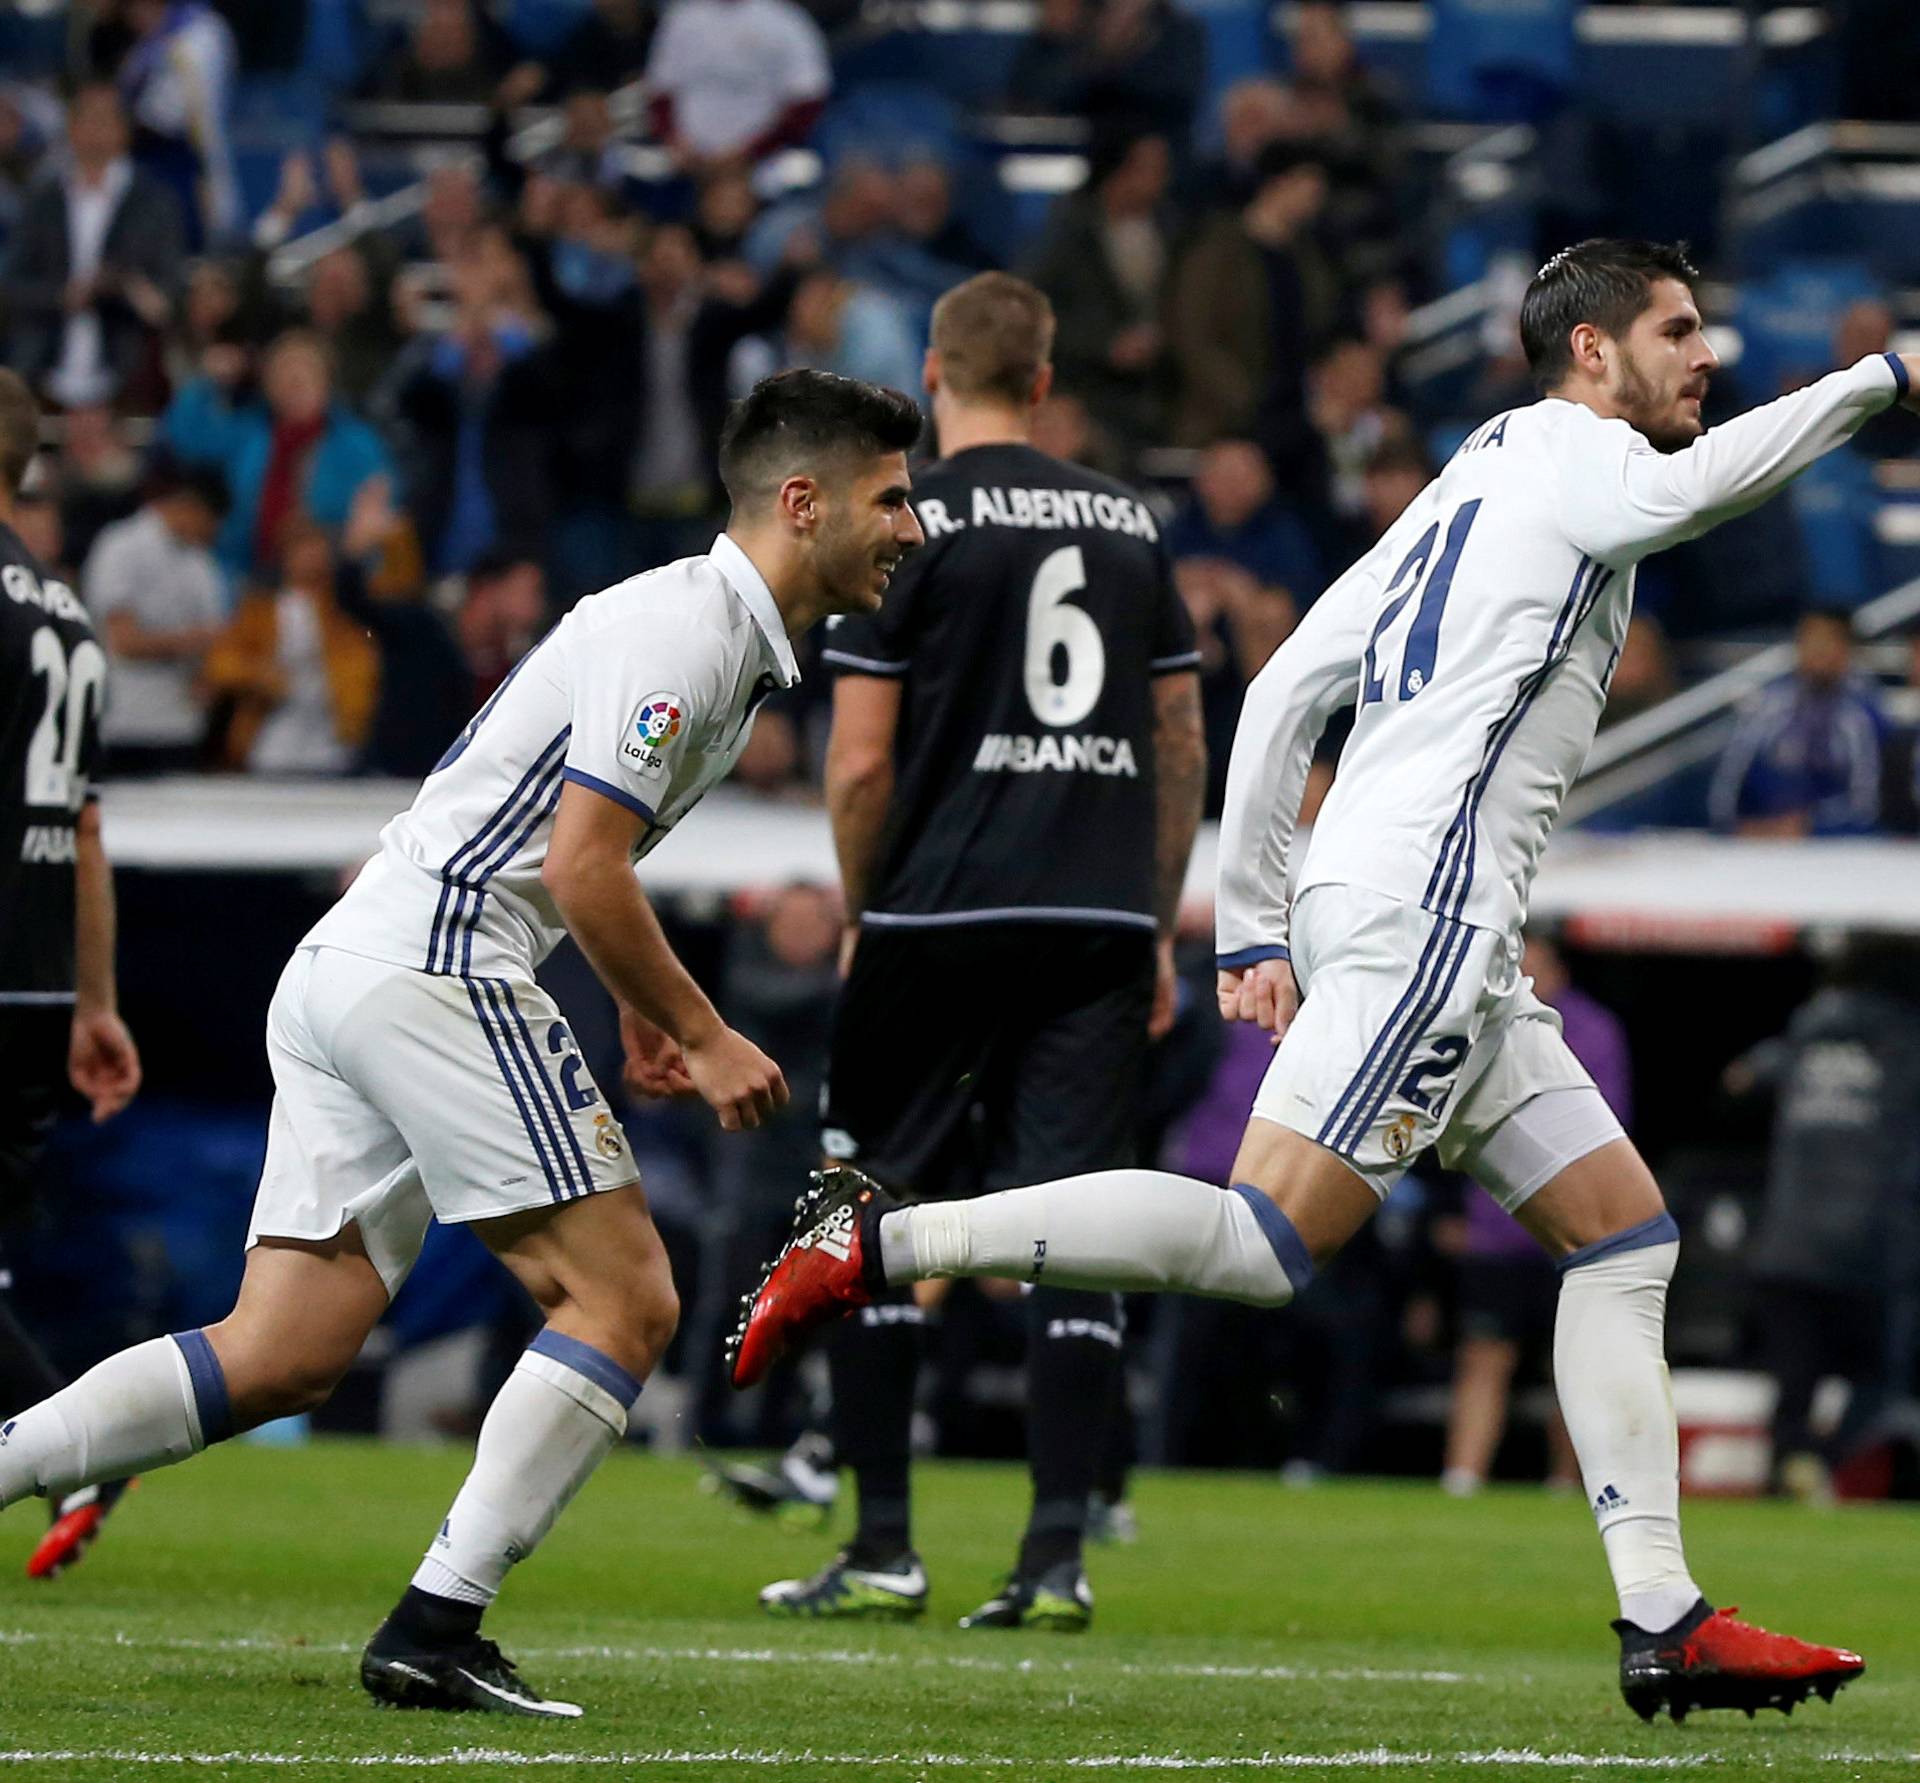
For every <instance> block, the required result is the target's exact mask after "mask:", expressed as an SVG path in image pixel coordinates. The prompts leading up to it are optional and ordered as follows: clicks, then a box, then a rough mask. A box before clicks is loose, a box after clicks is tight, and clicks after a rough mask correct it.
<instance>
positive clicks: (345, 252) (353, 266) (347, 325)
mask: <svg viewBox="0 0 1920 1783" xmlns="http://www.w3.org/2000/svg"><path fill="white" fill-rule="evenodd" d="M305 296H306V316H305V318H304V320H305V322H306V325H307V326H308V327H309V328H310V329H312V331H313V332H314V334H315V335H316V336H317V337H318V338H319V340H320V342H321V344H322V345H323V346H324V347H325V348H326V351H327V357H328V359H329V360H330V361H331V363H332V365H333V375H334V382H335V384H336V385H337V386H338V388H339V391H340V395H341V397H342V398H343V399H344V400H345V401H346V402H347V403H349V404H350V405H353V406H355V407H359V406H362V405H364V404H365V403H366V402H367V401H368V399H369V398H370V397H371V396H372V395H373V393H374V391H375V390H376V389H378V387H379V386H380V383H381V381H382V380H383V379H384V378H385V377H386V375H387V374H388V373H389V372H390V371H391V370H392V369H393V362H394V358H395V356H396V355H397V354H398V352H399V351H400V347H401V337H400V331H399V329H398V328H397V327H395V326H394V320H393V310H392V306H391V305H390V304H389V302H388V301H387V292H386V290H385V288H384V283H383V281H382V280H381V279H380V278H379V276H378V275H377V274H376V273H375V272H374V270H373V268H372V267H371V266H370V265H369V263H368V250H367V249H364V248H362V247H361V245H360V244H359V243H358V242H352V243H349V244H347V245H346V246H344V247H338V248H335V249H334V250H333V251H332V252H331V253H330V254H322V255H321V256H320V258H319V259H318V260H316V261H315V262H314V263H313V270H312V271H311V272H309V273H308V274H307V284H306V292H305Z"/></svg>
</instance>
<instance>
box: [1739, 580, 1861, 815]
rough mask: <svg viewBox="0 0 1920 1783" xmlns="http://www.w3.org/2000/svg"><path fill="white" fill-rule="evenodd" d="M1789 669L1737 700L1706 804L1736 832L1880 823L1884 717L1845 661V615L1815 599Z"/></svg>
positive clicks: (1849, 644) (1849, 655)
mask: <svg viewBox="0 0 1920 1783" xmlns="http://www.w3.org/2000/svg"><path fill="white" fill-rule="evenodd" d="M1793 649H1794V667H1793V672H1792V673H1791V674H1789V675H1787V676H1785V677H1784V678H1783V679H1781V680H1779V681H1777V682H1775V683H1774V684H1773V685H1772V686H1771V687H1767V688H1763V689H1762V690H1761V691H1760V692H1759V693H1757V694H1755V695H1754V696H1753V697H1752V699H1750V700H1749V701H1748V702H1747V704H1746V705H1745V706H1744V707H1743V708H1742V711H1741V717H1740V723H1739V727H1738V728H1737V729H1736V730H1735V731H1734V734H1733V737H1732V740H1731V741H1730V742H1729V743H1728V744H1727V747H1726V749H1725V751H1724V752H1723V753H1722V755H1721V757H1720V763H1719V766H1718V767H1717V768H1716V769H1715V770H1714V776H1713V786H1712V790H1711V792H1710V794H1709V799H1708V809H1709V812H1710V815H1711V817H1712V819H1713V823H1714V826H1715V827H1716V828H1717V829H1723V830H1733V831H1735V832H1737V833H1738V834H1740V835H1743V836H1859V835H1867V834H1870V833H1871V832H1872V831H1874V830H1875V829H1877V828H1878V827H1879V823H1880V762H1881V751H1882V748H1883V747H1884V744H1885V740H1886V734H1887V721H1886V717H1885V715H1884V713H1883V712H1882V711H1881V708H1880V697H1879V694H1878V693H1877V692H1876V690H1875V688H1874V685H1873V683H1872V682H1871V681H1870V680H1868V679H1867V678H1866V677H1865V676H1863V675H1860V674H1858V673H1856V672H1855V670H1854V666H1853V621H1852V618H1851V617H1850V616H1849V615H1848V614H1846V613H1836V612H1831V611H1826V610H1822V609H1819V608H1815V609H1813V610H1812V611H1809V612H1807V613H1805V614H1803V615H1802V616H1801V619H1800V623H1799V625H1798V627H1797V628H1796V629H1795V631H1794V635H1793Z"/></svg>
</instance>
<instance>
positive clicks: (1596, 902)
mask: <svg viewBox="0 0 1920 1783" xmlns="http://www.w3.org/2000/svg"><path fill="white" fill-rule="evenodd" d="M413 790H414V789H413V787H412V785H411V784H409V783H407V782H404V781H398V780H346V781H322V782H300V783H290V782H284V781H283V782H275V781H270V780H248V779H239V778H236V779H221V778H183V779H174V780H158V781H149V782H144V783H138V784H133V785H120V786H109V787H107V788H106V789H105V791H104V793H103V800H102V803H103V813H104V819H105V826H106V838H107V848H108V851H109V853H110V854H111V855H112V857H113V859H114V860H115V861H116V862H118V863H119V864H120V865H122V866H126V867H146V868H156V869H162V870H173V871H183V872H184V871H218V872H306V873H338V872H341V871H344V870H347V869H351V868H353V867H356V866H358V865H359V864H360V863H361V862H362V861H364V860H365V859H366V858H367V857H368V856H369V855H370V854H372V853H373V851H374V849H375V848H376V847H377V846H378V841H379V834H380V828H381V825H382V824H384V823H385V822H386V821H387V819H388V818H389V817H391V816H392V815H393V814H394V813H395V812H396V811H399V810H401V809H402V808H403V807H404V806H405V805H406V804H407V802H408V801H409V800H410V799H411V798H412V796H413ZM1216 842H1217V835H1216V832H1215V830H1214V827H1213V826H1212V825H1211V824H1209V825H1207V826H1205V827H1204V828H1203V830H1202V832H1201V835H1200V839H1199V842H1198V844H1197V845H1196V847H1195V849H1194V859H1193V867H1192V870H1191V872H1190V873H1189V874H1188V878H1187V895H1188V897H1189V899H1190V900H1191V901H1192V903H1193V904H1194V905H1196V906H1197V907H1198V908H1199V910H1200V911H1204V909H1205V908H1206V907H1207V906H1208V905H1210V903H1211V900H1212V895H1213V863H1214V849H1215V845H1216ZM835 876H836V875H835V869H834V860H833V844H832V839H831V837H830V835H829V834H828V830H827V818H826V813H825V812H824V811H822V810H820V809H819V808H818V807H816V806H806V805H792V804H785V803H781V802H778V801H769V800H764V799H759V798H756V797H754V796H753V795H752V794H749V793H744V792H738V791H733V790H730V789H727V788H722V789H721V790H720V791H719V792H716V793H715V794H713V795H712V796H711V797H710V798H709V799H708V800H707V801H706V803H705V804H703V805H702V806H701V807H700V809H699V811H698V812H696V813H695V815H694V817H693V819H692V821H691V822H689V823H687V824H685V825H684V826H682V830H681V832H679V833H676V834H674V835H672V836H669V837H668V838H667V839H666V841H664V842H663V843H661V845H660V846H659V848H658V849H657V850H656V851H655V852H654V853H653V854H652V855H650V856H649V857H648V858H647V861H646V863H645V866H644V867H643V869H642V878H643V880H644V882H645V883H646V885H647V887H648V889H649V890H651V891H654V892H657V893H661V894H669V893H706V894H725V893H729V892H736V891H746V890H752V889H756V888H764V887H768V886H774V885H779V884H782V883H784V882H785V881H787V880H792V879H808V880H827V881H830V880H832V879H833V878H834V877H835ZM1533 908H1534V913H1535V914H1536V915H1537V916H1541V917H1547V918H1551V919H1553V920H1555V921H1560V922H1565V923H1567V924H1569V925H1570V928H1571V930H1572V933H1573V936H1574V938H1575V939H1576V940H1579V941H1581V942H1583V943H1585V944H1588V945H1593V946H1611V947H1622V948H1634V949H1659V948H1670V949H1676V948H1684V949H1686V950H1689V951H1706V952H1711V951H1722V950H1724V951H1731V952H1743V953H1748V952H1776V951H1779V950H1781V949H1783V948H1786V947H1789V946H1792V945H1793V944H1794V942H1795V939H1796V937H1797V935H1798V933H1799V931H1801V930H1802V929H1805V928H1809V927H1816V928H1817V927H1833V928H1876V929H1886V930H1895V931H1901V932H1905V933H1914V934H1920V842H1915V841H1905V840H1891V839H1889V840H1871V841H1866V840H1863V841H1845V842H1744V841H1735V840H1730V839H1728V838H1725V837H1719V836H1706V835H1698V834H1695V833H1692V832H1685V831H1657V832H1655V831H1648V832H1641V833H1639V834H1636V835H1632V836H1622V837H1609V836H1588V835H1583V834H1581V833H1578V832H1568V833H1566V834H1563V835H1561V836H1559V837H1557V838H1556V839H1555V840H1554V842H1553V844H1552V846H1551V847H1550V848H1549V849H1548V851H1547V858H1546V862H1545V865H1544V866H1543V868H1542V870H1541V873H1540V878H1539V882H1538V884H1537V885H1536V886H1535V888H1534V898H1533Z"/></svg>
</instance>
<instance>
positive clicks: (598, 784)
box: [561, 768, 653, 825]
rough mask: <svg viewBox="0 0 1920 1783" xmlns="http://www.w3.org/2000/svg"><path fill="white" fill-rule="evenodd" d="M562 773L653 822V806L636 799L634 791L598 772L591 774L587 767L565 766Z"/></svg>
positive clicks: (565, 776) (578, 784)
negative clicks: (604, 777) (625, 788)
mask: <svg viewBox="0 0 1920 1783" xmlns="http://www.w3.org/2000/svg"><path fill="white" fill-rule="evenodd" d="M561 773H562V776H563V778H565V779H568V780H571V781H573V782H574V784H575V785H577V786H585V787H588V788H590V789H591V790H592V791H594V792H597V793H599V794H600V796H601V797H602V798H607V799H611V800H613V802H614V803H615V804H616V805H624V806H626V808H627V809H628V810H629V811H631V812H632V813H633V814H634V816H636V817H637V818H639V819H640V820H641V822H643V823H646V824H649V825H651V824H652V822H653V807H652V806H651V805H649V804H647V803H646V802H645V801H644V800H641V799H636V798H635V797H634V796H633V794H632V793H630V792H626V791H624V790H623V789H622V788H620V787H618V786H615V785H613V784H612V783H611V782H610V781H606V780H602V779H601V778H600V776H599V775H598V774H589V773H588V772H587V771H586V769H585V768H563V769H562V770H561Z"/></svg>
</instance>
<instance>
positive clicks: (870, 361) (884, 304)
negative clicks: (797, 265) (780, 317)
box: [730, 267, 920, 391]
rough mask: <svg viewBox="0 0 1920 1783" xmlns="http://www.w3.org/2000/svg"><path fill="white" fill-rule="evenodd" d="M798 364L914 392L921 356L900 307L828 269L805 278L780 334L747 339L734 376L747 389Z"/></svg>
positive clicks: (737, 385) (734, 381)
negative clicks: (770, 374)
mask: <svg viewBox="0 0 1920 1783" xmlns="http://www.w3.org/2000/svg"><path fill="white" fill-rule="evenodd" d="M796 365H805V366H811V367H812V368H813V369H815V370H816V371H831V372H838V373H839V374H840V375H841V376H842V377H848V378H864V379H865V380H866V381H867V382H869V383H873V384H886V385H889V386H891V387H892V388H893V389H895V390H909V391H910V390H912V389H914V388H915V386H916V384H917V383H918V380H919V375H920V355H919V353H918V352H917V351H916V349H915V346H914V340H913V333H912V330H911V329H909V328H908V326H907V321H906V317H905V315H904V314H903V313H902V312H901V309H900V306H899V305H898V304H897V303H895V302H894V301H893V299H892V298H890V297H888V296H886V295H885V294H884V293H883V292H880V291H876V290H874V289H873V288H872V287H871V286H867V285H862V284H858V283H856V282H855V281H854V280H852V279H849V278H845V277H843V276H842V275H841V274H839V273H837V272H834V271H832V270H831V269H829V268H827V267H818V268H816V269H815V270H813V271H812V272H809V273H807V274H806V275H805V276H804V277H803V278H802V279H801V280H800V283H799V284H798V286H796V287H795V289H794V293H793V301H792V303H791V304H790V305H789V306H788V309H787V316H786V324H785V327H784V328H783V329H782V330H781V331H780V333H779V335H778V336H777V337H764V336H763V337H756V338H755V339H753V340H749V341H744V342H742V343H741V346H740V348H739V349H738V350H737V351H736V353H735V355H734V364H733V368H732V373H731V378H730V381H731V383H732V385H733V387H734V389H735V390H736V391H744V390H745V389H746V388H747V387H748V386H750V385H751V384H753V383H754V382H755V381H756V380H758V379H760V378H763V377H765V376H766V375H767V374H768V373H770V372H774V371H783V370H785V369H787V368H788V367H790V366H796Z"/></svg>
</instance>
